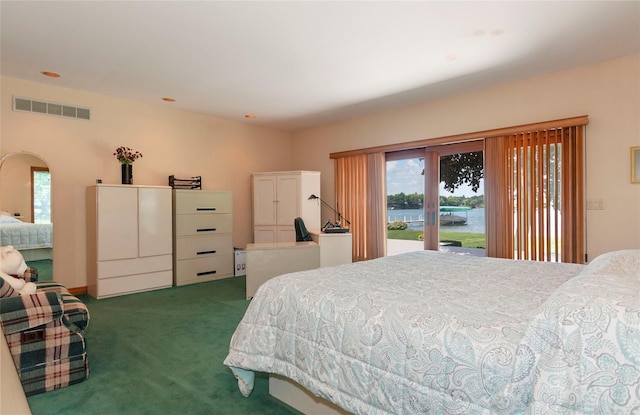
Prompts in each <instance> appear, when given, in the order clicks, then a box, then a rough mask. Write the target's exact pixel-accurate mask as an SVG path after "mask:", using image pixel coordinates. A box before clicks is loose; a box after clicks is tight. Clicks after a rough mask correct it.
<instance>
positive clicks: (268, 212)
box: [253, 171, 320, 243]
mask: <svg viewBox="0 0 640 415" xmlns="http://www.w3.org/2000/svg"><path fill="white" fill-rule="evenodd" d="M312 194H313V195H316V196H320V172H316V171H282V172H269V173H253V239H254V242H255V243H273V242H295V240H296V231H295V228H294V225H293V221H294V219H295V218H297V217H301V218H302V219H303V220H304V224H305V226H306V228H307V229H308V230H319V229H320V201H319V200H317V199H315V200H309V196H311V195H312Z"/></svg>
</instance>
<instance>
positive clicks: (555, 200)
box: [485, 126, 585, 263]
mask: <svg viewBox="0 0 640 415" xmlns="http://www.w3.org/2000/svg"><path fill="white" fill-rule="evenodd" d="M583 129H584V127H583V126H571V127H558V128H548V129H541V130H534V131H525V132H519V133H514V134H509V135H505V136H499V137H491V138H487V139H485V171H486V180H485V205H486V211H487V212H490V214H489V215H487V216H488V217H487V256H495V257H501V258H515V259H528V260H538V261H555V262H559V261H562V262H577V263H581V262H583V261H584V252H585V248H584V183H583V176H584V172H583V170H584V166H583V159H584V157H583V152H584V148H583Z"/></svg>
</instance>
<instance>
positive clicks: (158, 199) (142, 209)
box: [138, 188, 173, 257]
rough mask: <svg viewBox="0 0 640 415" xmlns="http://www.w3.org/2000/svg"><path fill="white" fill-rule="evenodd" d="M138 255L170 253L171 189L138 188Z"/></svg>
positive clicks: (171, 241)
mask: <svg viewBox="0 0 640 415" xmlns="http://www.w3.org/2000/svg"><path fill="white" fill-rule="evenodd" d="M138 213H139V222H138V224H139V228H138V238H139V240H138V255H139V256H140V257H147V256H154V255H166V254H171V252H172V250H173V249H172V245H173V236H172V235H173V234H172V228H171V226H172V225H171V224H172V217H173V216H172V207H171V189H155V188H139V189H138Z"/></svg>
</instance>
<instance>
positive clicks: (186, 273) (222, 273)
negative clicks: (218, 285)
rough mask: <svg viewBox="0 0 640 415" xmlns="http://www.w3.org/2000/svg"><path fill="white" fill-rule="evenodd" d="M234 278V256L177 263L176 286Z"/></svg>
mask: <svg viewBox="0 0 640 415" xmlns="http://www.w3.org/2000/svg"><path fill="white" fill-rule="evenodd" d="M232 276H233V255H232V254H229V255H224V256H210V257H205V258H195V259H183V260H180V261H177V262H176V268H175V269H174V282H175V285H184V284H194V283H197V282H204V281H212V280H216V279H221V278H227V277H232Z"/></svg>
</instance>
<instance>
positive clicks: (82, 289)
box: [67, 286, 88, 295]
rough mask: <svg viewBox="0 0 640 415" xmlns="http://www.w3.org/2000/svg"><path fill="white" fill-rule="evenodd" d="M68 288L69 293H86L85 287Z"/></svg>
mask: <svg viewBox="0 0 640 415" xmlns="http://www.w3.org/2000/svg"><path fill="white" fill-rule="evenodd" d="M67 290H69V294H71V295H80V294H86V293H88V291H87V287H86V286H84V287H75V288H67Z"/></svg>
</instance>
